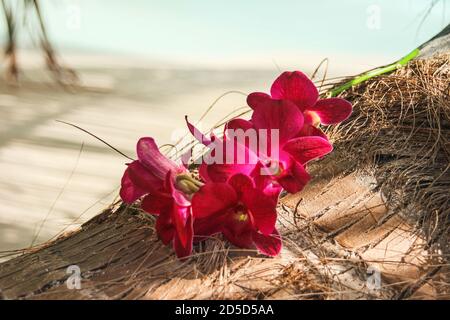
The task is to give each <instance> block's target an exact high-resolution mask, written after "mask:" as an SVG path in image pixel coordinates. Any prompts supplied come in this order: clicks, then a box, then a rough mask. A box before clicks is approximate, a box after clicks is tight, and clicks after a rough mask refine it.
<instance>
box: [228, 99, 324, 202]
mask: <svg viewBox="0 0 450 320" xmlns="http://www.w3.org/2000/svg"><path fill="white" fill-rule="evenodd" d="M250 96H251V95H250ZM250 96H249V98H250ZM250 100H251V101H249V102H250V104H251V107H252V109H253V114H252V118H251V120H250V121H246V120H243V119H235V120H232V121H230V123H229V124H228V127H229V128H234V129H236V128H240V129H242V130H244V131H245V130H248V129H250V128H253V129H255V130H256V131H257V132H258V131H259V130H261V129H265V130H267V131H268V133H267V139H268V141H267V144H268V147H267V148H266V150H267V151H268V152H266V153H265V154H262V153H261V152H260V150H258V156H259V157H260V159H262V160H261V162H260V163H261V164H262V165H261V164H260V165H259V166H260V167H259V169H260V173H261V174H260V176H259V177H258V178H256V179H255V180H256V182H257V184H259V183H261V181H266V183H267V180H268V179H269V178H270V179H272V180H274V181H276V182H277V183H279V184H280V185H281V186H282V187H283V188H284V189H285V190H286V191H288V192H289V193H296V192H299V191H301V190H302V189H303V187H304V186H305V185H306V184H307V183H308V181H309V180H310V179H311V178H310V176H309V174H308V173H307V172H306V169H305V165H306V164H307V163H308V162H309V161H311V160H314V159H317V158H321V157H323V156H324V155H326V154H327V153H329V152H331V151H332V149H333V147H332V145H331V144H330V143H329V142H328V140H327V139H325V138H323V137H320V136H306V137H299V133H300V132H301V130H303V126H304V117H303V113H302V112H301V111H300V110H299V109H298V108H297V106H296V105H295V104H294V103H293V102H291V101H289V100H276V99H272V98H271V97H270V96H268V95H266V94H259V96H258V98H257V99H250ZM274 129H275V130H278V141H276V142H277V143H278V145H277V146H276V145H274V143H275V141H271V140H270V137H271V134H270V131H271V130H274ZM275 147H277V148H275ZM274 151H276V152H274Z"/></svg>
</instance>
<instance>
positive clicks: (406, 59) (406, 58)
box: [329, 49, 420, 97]
mask: <svg viewBox="0 0 450 320" xmlns="http://www.w3.org/2000/svg"><path fill="white" fill-rule="evenodd" d="M419 52H420V50H419V49H414V50H413V51H411V52H410V53H408V54H407V55H406V56H404V57H403V58H401V59H400V60H398V61H396V62H394V63H392V64H389V65H387V66H384V67H380V68H377V69H374V70H371V71H369V72H366V73H363V74H361V75H358V76H356V77H355V78H353V79H351V80H350V81H348V82H346V83H344V84H343V85H341V86H339V87H337V88H334V89H333V90H331V91H330V93H329V96H330V97H335V96H337V95H338V94H340V93H341V92H343V91H345V90H347V89H350V88H351V87H353V86H355V85H357V84H360V83H362V82H364V81H367V80H369V79H371V78H373V77H377V76H379V75H382V74H385V73H388V72H391V71H394V70H397V69H400V68H402V67H404V66H405V65H406V64H408V62H409V61H411V60H412V59H414V58H415V57H417V55H418V54H419Z"/></svg>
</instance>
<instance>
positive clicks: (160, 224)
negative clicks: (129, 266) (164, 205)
mask: <svg viewBox="0 0 450 320" xmlns="http://www.w3.org/2000/svg"><path fill="white" fill-rule="evenodd" d="M155 229H156V232H157V234H158V237H159V239H161V241H162V243H164V244H165V245H168V244H169V243H170V241H172V239H173V237H174V235H175V228H174V227H173V224H172V220H171V217H170V215H168V214H161V215H159V216H158V218H157V219H156V224H155Z"/></svg>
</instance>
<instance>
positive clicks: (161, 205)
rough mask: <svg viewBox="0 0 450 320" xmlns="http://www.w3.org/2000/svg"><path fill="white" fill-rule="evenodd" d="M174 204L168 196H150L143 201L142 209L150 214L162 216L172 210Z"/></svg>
mask: <svg viewBox="0 0 450 320" xmlns="http://www.w3.org/2000/svg"><path fill="white" fill-rule="evenodd" d="M172 202H173V199H172V198H171V197H170V196H169V195H168V194H161V193H159V194H148V195H146V196H145V197H144V199H142V202H141V208H142V210H144V211H145V212H148V213H150V214H161V213H162V212H164V211H168V210H169V209H170V206H171V205H172Z"/></svg>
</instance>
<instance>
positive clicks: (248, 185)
mask: <svg viewBox="0 0 450 320" xmlns="http://www.w3.org/2000/svg"><path fill="white" fill-rule="evenodd" d="M228 184H229V185H231V186H232V187H233V188H234V191H236V194H237V196H238V198H242V196H243V195H244V194H245V193H247V192H250V191H251V190H252V189H254V188H255V184H254V183H253V180H252V179H251V178H250V177H249V176H247V175H245V174H242V173H238V174H235V175H233V176H232V177H231V178H230V179H229V180H228Z"/></svg>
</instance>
